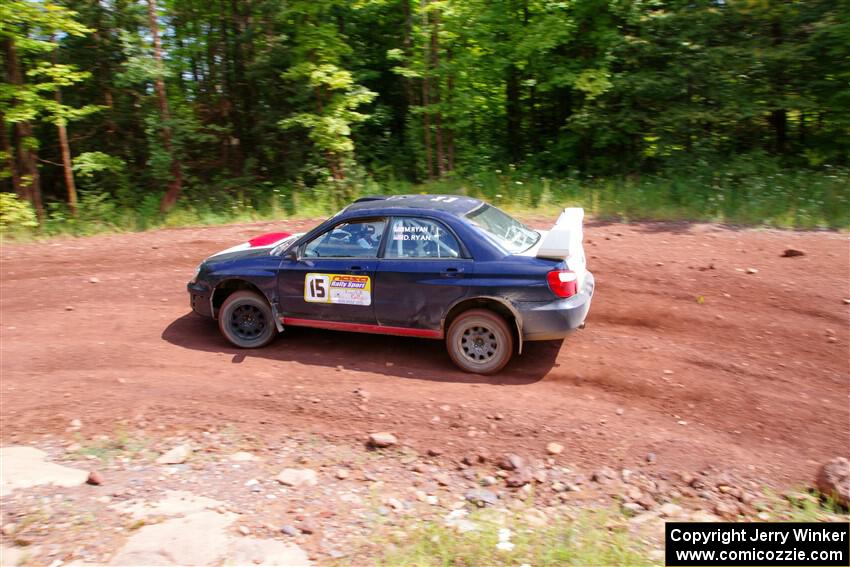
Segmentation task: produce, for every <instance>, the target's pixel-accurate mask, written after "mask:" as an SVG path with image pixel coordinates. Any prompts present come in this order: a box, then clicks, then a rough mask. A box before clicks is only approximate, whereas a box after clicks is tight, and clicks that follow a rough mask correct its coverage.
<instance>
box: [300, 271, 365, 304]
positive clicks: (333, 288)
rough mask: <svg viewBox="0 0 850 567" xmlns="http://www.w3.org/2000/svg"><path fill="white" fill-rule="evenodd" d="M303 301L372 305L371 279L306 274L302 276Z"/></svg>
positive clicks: (341, 275)
mask: <svg viewBox="0 0 850 567" xmlns="http://www.w3.org/2000/svg"><path fill="white" fill-rule="evenodd" d="M304 301H309V302H310V303H339V304H343V305H372V281H371V279H370V278H369V276H350V275H346V274H312V273H311V274H307V275H306V276H304Z"/></svg>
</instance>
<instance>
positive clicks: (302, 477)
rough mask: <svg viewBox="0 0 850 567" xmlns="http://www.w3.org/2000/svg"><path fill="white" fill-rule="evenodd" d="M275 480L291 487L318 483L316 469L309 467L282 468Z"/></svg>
mask: <svg viewBox="0 0 850 567" xmlns="http://www.w3.org/2000/svg"><path fill="white" fill-rule="evenodd" d="M277 481H278V482H279V483H281V484H283V485H286V486H291V487H293V488H298V487H300V486H316V485H317V484H318V483H319V480H318V477H317V475H316V471H314V470H311V469H283V470H282V471H281V472H280V474H279V475H277Z"/></svg>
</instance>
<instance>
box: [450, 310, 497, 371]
mask: <svg viewBox="0 0 850 567" xmlns="http://www.w3.org/2000/svg"><path fill="white" fill-rule="evenodd" d="M446 348H447V349H448V351H449V356H450V357H451V359H452V361H453V362H454V363H455V364H456V365H457V366H458V367H460V368H461V369H462V370H465V371H467V372H473V373H475V374H494V373H496V372H498V371H499V370H501V369H502V368H504V367H505V365H506V364H507V363H508V361H509V360H510V359H511V356H513V353H514V337H513V334H511V330H510V328H509V327H508V324H507V322H506V321H505V320H504V319H503V318H502V317H501V316H499V315H498V314H497V313H494V312H492V311H488V310H486V309H470V310H469V311H464V312H463V313H461V314H460V315H458V316H457V318H456V319H455V320H454V321H452V323H451V325H450V326H449V332H448V334H447V335H446Z"/></svg>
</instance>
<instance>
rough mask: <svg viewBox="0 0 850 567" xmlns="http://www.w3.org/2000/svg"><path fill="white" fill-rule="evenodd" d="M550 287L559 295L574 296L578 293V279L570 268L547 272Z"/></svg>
mask: <svg viewBox="0 0 850 567" xmlns="http://www.w3.org/2000/svg"><path fill="white" fill-rule="evenodd" d="M546 280H547V281H548V282H549V289H551V290H552V293H554V294H555V295H557V296H558V297H572V296H574V295H575V294H576V293H578V280H577V278H576V275H575V273H574V272H571V271H570V270H553V271H551V272H549V273H548V274H546Z"/></svg>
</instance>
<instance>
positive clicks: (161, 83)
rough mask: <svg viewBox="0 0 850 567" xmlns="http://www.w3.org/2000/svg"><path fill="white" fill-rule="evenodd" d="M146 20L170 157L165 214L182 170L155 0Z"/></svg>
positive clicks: (161, 208) (175, 194) (177, 190)
mask: <svg viewBox="0 0 850 567" xmlns="http://www.w3.org/2000/svg"><path fill="white" fill-rule="evenodd" d="M148 20H149V21H150V31H151V38H152V40H153V57H154V60H155V61H156V65H157V77H156V81H155V82H154V88H155V89H156V96H157V99H158V102H159V116H160V119H161V120H162V145H163V147H164V148H165V151H166V152H168V154H169V155H170V156H171V181H170V182H169V183H168V188H167V189H166V191H165V195H163V196H162V200H161V201H160V202H159V211H160V212H161V213H165V212H167V211H169V210H170V209H171V208H172V207H173V206H174V205H175V204H176V203H177V197H179V196H180V189H181V186H182V184H183V170H182V169H181V167H180V160H178V159H177V158H176V157H175V156H174V148H173V146H172V144H171V126H170V125H169V122H171V113H170V112H169V110H168V96H167V95H166V93H165V79H164V77H163V73H162V44H161V43H160V40H159V25H158V24H157V20H156V0H148Z"/></svg>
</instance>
